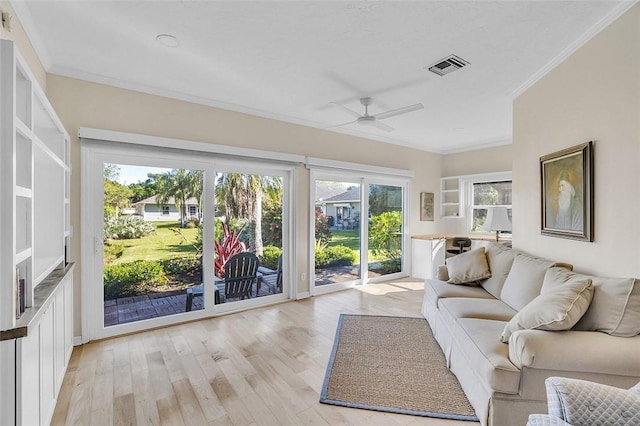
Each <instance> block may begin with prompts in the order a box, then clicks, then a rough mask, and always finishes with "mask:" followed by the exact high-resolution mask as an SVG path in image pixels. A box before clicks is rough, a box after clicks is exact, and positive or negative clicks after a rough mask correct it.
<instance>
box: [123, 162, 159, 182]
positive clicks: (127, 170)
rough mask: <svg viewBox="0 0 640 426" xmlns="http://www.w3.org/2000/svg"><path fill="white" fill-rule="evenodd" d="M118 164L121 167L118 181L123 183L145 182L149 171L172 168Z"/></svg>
mask: <svg viewBox="0 0 640 426" xmlns="http://www.w3.org/2000/svg"><path fill="white" fill-rule="evenodd" d="M117 166H118V168H119V169H120V176H119V177H118V182H120V183H121V184H123V185H130V184H132V183H137V182H144V181H145V180H147V173H164V172H168V171H170V170H171V169H166V168H162V167H147V166H128V165H125V164H117Z"/></svg>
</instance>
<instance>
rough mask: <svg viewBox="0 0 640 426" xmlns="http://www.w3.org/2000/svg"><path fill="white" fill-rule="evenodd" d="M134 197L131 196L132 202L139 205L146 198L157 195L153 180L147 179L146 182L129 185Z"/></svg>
mask: <svg viewBox="0 0 640 426" xmlns="http://www.w3.org/2000/svg"><path fill="white" fill-rule="evenodd" d="M128 188H129V189H130V190H131V192H132V193H133V195H132V196H131V202H132V203H137V202H138V201H140V200H144V199H145V198H149V197H152V196H154V195H156V193H157V191H156V185H155V182H154V181H153V179H147V180H146V181H144V182H136V183H131V184H129V185H128Z"/></svg>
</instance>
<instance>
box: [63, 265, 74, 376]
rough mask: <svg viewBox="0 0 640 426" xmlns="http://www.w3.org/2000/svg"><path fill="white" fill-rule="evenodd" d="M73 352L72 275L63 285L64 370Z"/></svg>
mask: <svg viewBox="0 0 640 426" xmlns="http://www.w3.org/2000/svg"><path fill="white" fill-rule="evenodd" d="M72 351H73V275H69V277H68V278H67V279H66V281H65V284H64V366H65V369H66V367H67V365H68V363H69V358H71V352H72Z"/></svg>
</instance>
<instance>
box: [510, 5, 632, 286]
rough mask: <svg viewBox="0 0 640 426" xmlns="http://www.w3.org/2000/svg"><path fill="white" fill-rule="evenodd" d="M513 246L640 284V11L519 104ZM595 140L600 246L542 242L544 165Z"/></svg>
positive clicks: (516, 109)
mask: <svg viewBox="0 0 640 426" xmlns="http://www.w3.org/2000/svg"><path fill="white" fill-rule="evenodd" d="M513 118H514V128H513V182H514V196H513V207H514V211H516V212H517V215H514V223H513V234H514V235H513V242H514V246H515V247H517V248H519V249H522V250H525V251H528V252H531V253H535V254H537V255H540V256H544V257H546V258H550V259H554V260H559V261H566V262H570V263H572V264H573V265H574V266H575V269H576V270H580V271H585V272H589V273H594V274H601V275H610V276H633V277H640V214H639V213H640V4H636V5H635V6H634V7H633V8H632V9H631V10H629V11H628V12H627V13H626V14H625V15H623V16H622V17H620V18H619V19H618V20H617V21H615V22H614V23H613V24H611V25H610V26H609V27H607V28H605V29H604V30H603V31H602V32H601V33H599V34H598V35H596V36H595V37H594V38H593V39H591V40H590V41H589V42H588V43H587V44H585V45H584V46H583V47H581V48H580V49H579V50H578V51H576V52H575V53H574V54H573V55H571V56H570V57H569V58H568V59H567V60H565V61H564V62H562V63H561V64H560V65H558V66H557V67H556V68H555V69H553V70H552V71H551V72H550V73H549V74H548V75H546V76H545V77H544V78H543V79H542V80H540V81H539V82H537V83H536V84H535V85H534V86H533V87H531V88H530V89H529V90H527V91H526V92H525V93H523V94H522V95H521V96H520V97H518V98H517V99H516V100H515V102H514V111H513ZM590 140H593V141H595V142H594V154H595V212H594V216H595V238H594V242H593V243H588V242H580V241H573V240H567V239H561V238H553V237H548V236H542V235H540V169H539V167H540V165H539V158H540V157H541V156H543V155H545V154H549V153H552V152H555V151H558V150H561V149H563V148H567V147H571V146H574V145H578V144H581V143H584V142H587V141H590Z"/></svg>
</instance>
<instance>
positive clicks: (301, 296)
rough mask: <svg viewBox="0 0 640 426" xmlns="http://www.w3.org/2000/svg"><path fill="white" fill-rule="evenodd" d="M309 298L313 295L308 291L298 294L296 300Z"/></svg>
mask: <svg viewBox="0 0 640 426" xmlns="http://www.w3.org/2000/svg"><path fill="white" fill-rule="evenodd" d="M307 297H311V294H310V293H309V292H308V291H305V292H302V293H297V294H296V300H300V299H306V298H307Z"/></svg>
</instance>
